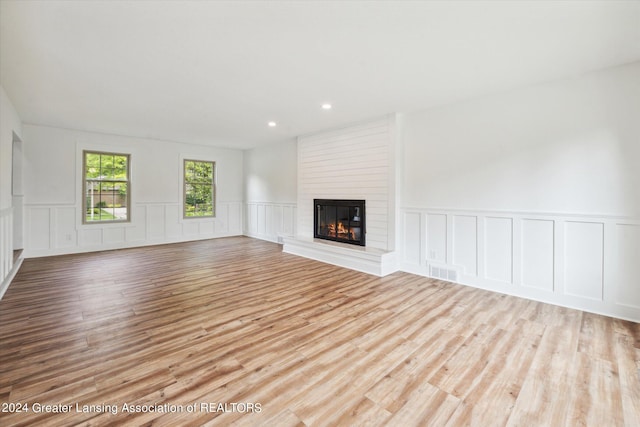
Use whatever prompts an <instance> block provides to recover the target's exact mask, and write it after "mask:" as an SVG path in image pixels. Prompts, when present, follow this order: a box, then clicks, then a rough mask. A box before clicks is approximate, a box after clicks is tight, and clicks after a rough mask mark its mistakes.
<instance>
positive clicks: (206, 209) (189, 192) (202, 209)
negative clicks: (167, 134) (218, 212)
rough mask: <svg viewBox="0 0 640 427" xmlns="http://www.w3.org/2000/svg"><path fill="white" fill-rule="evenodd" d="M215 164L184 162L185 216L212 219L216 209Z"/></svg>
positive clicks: (193, 161) (194, 161)
mask: <svg viewBox="0 0 640 427" xmlns="http://www.w3.org/2000/svg"><path fill="white" fill-rule="evenodd" d="M214 168H215V166H214V163H213V162H203V161H197V160H185V161H184V216H185V218H191V217H212V216H214V215H215V209H214Z"/></svg>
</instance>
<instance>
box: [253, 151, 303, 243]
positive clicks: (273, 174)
mask: <svg viewBox="0 0 640 427" xmlns="http://www.w3.org/2000/svg"><path fill="white" fill-rule="evenodd" d="M296 162H297V144H296V142H295V141H285V142H282V143H278V144H271V145H268V146H266V147H258V148H254V149H252V150H247V151H245V152H244V183H245V190H244V200H245V224H244V234H245V235H247V236H250V237H255V238H258V239H262V240H269V241H272V242H279V243H281V241H282V238H283V237H284V236H294V235H295V233H296V214H297V212H296V211H297V209H296V197H297V188H298V171H297V163H296Z"/></svg>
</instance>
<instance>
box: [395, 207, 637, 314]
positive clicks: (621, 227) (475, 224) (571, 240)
mask: <svg viewBox="0 0 640 427" xmlns="http://www.w3.org/2000/svg"><path fill="white" fill-rule="evenodd" d="M401 212H402V215H401V218H402V220H401V221H402V230H403V239H402V241H403V247H402V250H401V252H402V254H401V269H402V270H405V271H408V272H413V273H416V274H420V275H424V276H430V277H436V278H441V279H445V280H450V281H455V282H459V283H463V284H466V285H471V286H475V287H479V288H484V289H489V290H492V291H497V292H502V293H506V294H510V295H517V296H521V297H525V298H529V299H533V300H537V301H544V302H549V303H552V304H557V305H562V306H565V307H571V308H577V309H581V310H586V311H590V312H594V313H601V314H605V315H610V316H614V317H620V318H625V319H629V320H633V321H636V322H637V321H640V286H639V285H638V283H639V282H638V280H639V279H638V278H639V277H640V263H638V254H640V220H638V219H625V218H619V217H610V216H600V217H598V216H579V215H562V214H535V213H521V212H518V213H512V212H490V211H461V210H443V209H428V208H404V209H401Z"/></svg>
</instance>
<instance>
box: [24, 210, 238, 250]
mask: <svg viewBox="0 0 640 427" xmlns="http://www.w3.org/2000/svg"><path fill="white" fill-rule="evenodd" d="M79 209H80V208H79V207H77V206H74V205H54V206H43V205H25V213H26V227H25V228H26V239H27V242H28V245H27V247H26V248H25V257H27V258H28V257H38V256H48V255H60V254H66V253H77V252H90V251H99V250H105V249H118V248H126V247H134V246H145V245H154V244H162V243H173V242H181V241H188V240H198V239H209V238H215V237H226V236H238V235H242V228H241V224H242V223H243V219H242V202H218V203H217V215H218V216H217V217H216V218H195V219H183V218H182V211H181V205H180V204H179V203H151V204H136V205H134V206H133V208H132V211H131V214H132V217H131V218H132V221H131V222H130V223H126V224H123V223H105V224H79V221H80V219H81V216H80V213H79ZM52 224H53V226H52Z"/></svg>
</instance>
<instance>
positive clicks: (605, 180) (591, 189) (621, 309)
mask: <svg viewBox="0 0 640 427" xmlns="http://www.w3.org/2000/svg"><path fill="white" fill-rule="evenodd" d="M638 117H640V63H635V64H631V65H627V66H622V67H617V68H612V69H608V70H603V71H599V72H594V73H590V74H587V75H583V76H579V77H575V78H570V79H565V80H562V81H557V82H553V83H548V84H541V85H537V86H534V87H529V88H526V89H521V90H514V91H511V92H508V93H503V94H497V95H494V96H491V97H486V98H482V99H476V100H472V101H468V102H463V103H458V104H454V105H450V106H446V107H442V108H435V109H430V110H426V111H421V112H415V113H411V114H407V115H406V116H405V117H404V128H403V134H404V137H403V140H402V146H403V153H404V155H403V161H402V165H403V167H402V170H403V172H402V182H403V188H402V190H401V200H402V208H401V222H402V225H401V229H402V237H401V239H402V256H401V258H402V268H403V269H404V270H407V271H413V272H416V273H418V274H425V275H431V276H436V277H443V278H445V277H447V276H448V277H455V280H456V281H458V282H461V283H466V284H470V285H473V286H478V287H483V288H487V289H492V290H496V291H500V292H505V293H510V294H515V295H521V296H525V297H528V298H532V299H537V300H542V301H548V302H552V303H556V304H560V305H564V306H570V307H576V308H581V309H585V310H588V311H594V312H600V313H605V314H610V315H614V316H618V317H625V318H629V319H634V320H636V321H638V320H640V287H638V286H637V280H638V277H640V269H639V267H638V265H639V264H640V263H638V261H640V258H638V253H640V251H638V249H639V248H640V191H638V188H640V172H639V168H638V166H639V165H640V120H638Z"/></svg>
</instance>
